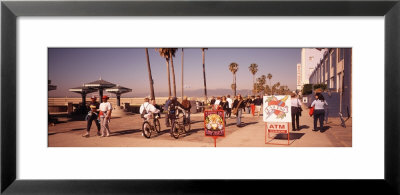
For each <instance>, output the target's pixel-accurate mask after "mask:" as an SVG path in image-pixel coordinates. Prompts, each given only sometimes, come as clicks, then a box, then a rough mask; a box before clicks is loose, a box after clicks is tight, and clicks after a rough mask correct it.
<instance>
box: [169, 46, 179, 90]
mask: <svg viewBox="0 0 400 195" xmlns="http://www.w3.org/2000/svg"><path fill="white" fill-rule="evenodd" d="M176 50H178V49H177V48H169V59H170V60H171V70H172V82H173V83H174V97H176V82H175V68H174V60H173V59H174V57H175V53H176Z"/></svg>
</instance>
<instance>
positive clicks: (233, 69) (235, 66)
mask: <svg viewBox="0 0 400 195" xmlns="http://www.w3.org/2000/svg"><path fill="white" fill-rule="evenodd" d="M229 70H230V71H231V72H232V74H233V84H232V90H233V95H234V96H236V72H237V71H238V70H239V65H238V64H237V63H236V62H232V63H231V64H229Z"/></svg>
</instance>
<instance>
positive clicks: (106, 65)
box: [48, 48, 301, 97]
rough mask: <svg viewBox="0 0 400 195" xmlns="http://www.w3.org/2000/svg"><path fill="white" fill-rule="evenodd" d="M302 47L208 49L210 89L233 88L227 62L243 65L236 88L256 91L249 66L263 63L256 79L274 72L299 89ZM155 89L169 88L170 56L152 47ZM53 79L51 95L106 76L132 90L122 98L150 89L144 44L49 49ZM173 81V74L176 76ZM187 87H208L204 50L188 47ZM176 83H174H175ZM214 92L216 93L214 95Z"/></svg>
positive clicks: (67, 94) (279, 79) (64, 94)
mask: <svg viewBox="0 0 400 195" xmlns="http://www.w3.org/2000/svg"><path fill="white" fill-rule="evenodd" d="M181 55H182V50H181V48H179V49H178V51H177V53H176V55H175V58H174V66H175V76H176V85H177V94H178V95H180V88H181V65H182V62H181ZM300 56H301V48H288V49H283V48H280V49H272V48H237V49H236V48H209V49H208V50H206V54H205V64H206V81H207V89H230V86H231V84H232V78H233V76H232V73H231V72H230V71H229V69H228V66H229V64H230V63H232V62H236V63H237V64H238V65H239V71H238V72H237V73H236V74H237V75H236V81H237V89H251V88H252V81H253V80H252V79H253V76H252V74H251V73H250V71H249V69H248V67H249V66H250V64H252V63H256V64H258V72H257V73H256V77H259V76H261V75H263V74H264V75H267V74H268V73H271V74H272V79H271V80H272V83H275V82H280V83H281V85H287V86H288V87H289V89H291V90H295V89H296V65H297V63H300V62H301V59H300ZM149 57H150V64H151V71H152V75H153V80H154V90H155V92H156V93H157V92H167V91H168V82H167V81H168V79H167V73H166V71H167V69H166V60H165V59H164V58H162V57H161V56H160V55H159V53H158V52H157V51H155V49H154V48H149ZM48 67H49V80H51V82H52V84H54V85H57V90H54V91H50V92H49V97H79V94H76V93H72V92H69V91H68V89H69V88H73V87H77V86H82V85H83V84H84V83H88V82H92V81H95V80H98V79H99V78H100V77H101V78H102V79H103V80H106V81H109V82H112V83H115V84H119V85H121V86H124V87H128V88H131V89H132V92H131V93H127V94H124V95H123V97H138V96H139V94H146V93H147V94H148V93H149V88H150V87H149V80H148V72H147V62H146V55H145V49H144V48H49V49H48ZM171 82H172V77H171ZM184 83H185V90H196V89H203V69H202V52H201V49H200V48H184ZM171 84H172V83H171ZM210 95H212V94H210Z"/></svg>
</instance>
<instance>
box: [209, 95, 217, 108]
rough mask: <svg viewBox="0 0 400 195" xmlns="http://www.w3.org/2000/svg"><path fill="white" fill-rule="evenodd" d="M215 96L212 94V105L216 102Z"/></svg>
mask: <svg viewBox="0 0 400 195" xmlns="http://www.w3.org/2000/svg"><path fill="white" fill-rule="evenodd" d="M215 101H216V100H215V97H214V96H211V100H210V105H211V106H213V105H214V104H215Z"/></svg>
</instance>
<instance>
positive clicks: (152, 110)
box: [140, 98, 160, 120]
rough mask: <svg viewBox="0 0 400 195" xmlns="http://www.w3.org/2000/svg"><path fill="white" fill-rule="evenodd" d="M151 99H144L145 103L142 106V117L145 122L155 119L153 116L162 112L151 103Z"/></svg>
mask: <svg viewBox="0 0 400 195" xmlns="http://www.w3.org/2000/svg"><path fill="white" fill-rule="evenodd" d="M149 101H150V99H149V98H144V103H143V104H142V105H141V106H140V115H141V117H142V118H143V119H144V120H149V119H151V118H153V114H157V113H159V112H160V110H159V109H157V108H156V107H154V106H153V105H152V104H150V103H149Z"/></svg>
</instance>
